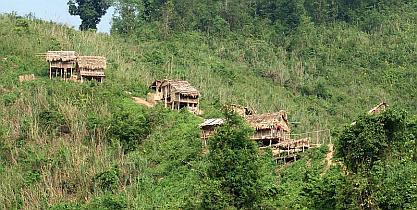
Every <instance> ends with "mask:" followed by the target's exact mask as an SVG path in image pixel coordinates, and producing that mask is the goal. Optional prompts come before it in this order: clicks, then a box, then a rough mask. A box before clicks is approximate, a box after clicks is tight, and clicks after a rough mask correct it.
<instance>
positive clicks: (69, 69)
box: [46, 51, 77, 80]
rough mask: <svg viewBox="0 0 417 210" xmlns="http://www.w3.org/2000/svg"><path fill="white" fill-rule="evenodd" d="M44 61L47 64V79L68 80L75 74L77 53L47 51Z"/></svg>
mask: <svg viewBox="0 0 417 210" xmlns="http://www.w3.org/2000/svg"><path fill="white" fill-rule="evenodd" d="M46 60H47V61H48V63H49V78H50V79H52V77H61V78H62V79H64V80H67V79H70V78H71V77H72V76H73V74H74V73H75V65H76V60H77V53H76V52H75V51H48V52H47V53H46Z"/></svg>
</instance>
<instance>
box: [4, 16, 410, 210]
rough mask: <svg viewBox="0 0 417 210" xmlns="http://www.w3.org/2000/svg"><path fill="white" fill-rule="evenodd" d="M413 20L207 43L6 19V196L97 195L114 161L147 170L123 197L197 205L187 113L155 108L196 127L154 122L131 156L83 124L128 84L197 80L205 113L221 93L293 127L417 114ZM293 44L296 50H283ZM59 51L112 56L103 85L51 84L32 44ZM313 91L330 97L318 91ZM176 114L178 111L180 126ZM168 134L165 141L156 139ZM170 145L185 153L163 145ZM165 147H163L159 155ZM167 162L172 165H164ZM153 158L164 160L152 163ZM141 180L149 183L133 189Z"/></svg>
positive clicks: (24, 199) (104, 111)
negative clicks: (282, 117) (378, 111)
mask: <svg viewBox="0 0 417 210" xmlns="http://www.w3.org/2000/svg"><path fill="white" fill-rule="evenodd" d="M400 12H401V11H400ZM415 17H416V16H415V15H414V13H412V12H407V13H404V15H402V16H399V15H390V16H387V17H386V20H385V21H386V23H389V24H382V25H381V26H380V27H377V28H376V29H374V31H372V32H370V33H365V32H362V31H360V30H359V29H358V28H357V27H355V26H350V25H345V24H339V23H335V24H334V25H330V26H314V25H311V24H307V25H306V26H305V27H303V30H300V31H299V32H297V33H295V35H294V36H293V37H291V42H288V43H289V44H288V45H283V46H282V47H275V48H274V47H271V46H270V45H269V44H268V43H265V42H264V41H261V40H257V39H256V38H242V37H234V38H230V37H229V38H225V39H216V40H209V39H205V37H204V36H202V35H201V34H198V33H189V34H183V35H180V36H178V37H172V38H170V39H169V40H167V41H156V40H148V41H141V42H134V41H126V40H123V39H122V38H117V37H111V36H108V35H103V34H95V33H92V32H82V33H81V32H77V31H75V30H73V29H69V28H67V27H63V26H59V25H56V24H52V23H45V22H41V21H36V20H35V21H29V20H26V19H15V18H9V17H1V19H0V36H1V38H2V41H1V42H0V94H1V96H2V97H1V98H0V100H1V103H0V118H1V123H2V124H1V127H0V128H1V129H0V131H1V132H0V134H1V135H0V136H1V137H2V140H3V141H2V142H1V144H2V145H0V146H1V149H2V154H3V156H2V157H1V158H2V161H1V162H0V164H1V165H0V173H1V174H2V177H4V179H2V180H1V185H0V195H1V196H0V201H1V202H0V203H2V204H3V205H4V206H3V207H8V208H10V207H12V206H15V207H19V206H25V207H41V206H46V205H48V204H53V203H59V202H69V201H79V202H85V201H90V200H91V199H92V198H93V197H95V196H97V195H101V194H100V193H97V192H95V191H94V190H93V191H91V190H85V189H89V188H91V187H92V186H91V185H92V184H91V180H92V179H93V177H94V176H95V175H96V174H98V173H100V172H102V171H106V170H108V169H109V168H111V167H112V166H113V165H118V166H120V167H121V173H122V174H125V175H129V174H131V173H132V171H135V170H137V167H143V168H144V170H145V171H146V173H149V174H150V175H149V176H148V175H146V176H145V175H144V177H143V179H141V181H142V182H141V184H143V185H135V186H133V187H132V186H130V187H127V184H121V185H120V187H119V191H120V192H122V194H127V197H128V200H129V202H128V203H132V204H133V203H138V202H139V203H146V205H149V206H154V204H155V203H158V205H162V206H165V207H168V206H171V207H180V206H182V205H184V203H187V202H192V201H187V196H186V195H187V194H189V195H193V194H195V192H193V189H194V188H189V187H188V186H190V185H191V186H198V183H197V178H196V176H197V173H198V172H196V171H198V167H201V166H194V167H197V168H196V170H194V172H188V171H189V170H188V169H187V167H186V166H183V165H181V164H178V162H175V161H179V162H181V161H180V160H182V159H187V156H188V155H190V154H191V155H192V154H195V151H194V150H198V148H199V147H198V145H194V146H192V147H191V148H192V149H191V150H190V149H187V148H188V146H187V144H186V143H187V141H186V140H190V139H197V138H198V130H197V127H196V126H195V127H193V126H192V125H196V124H197V123H198V121H199V119H196V118H194V117H192V116H189V119H188V118H187V117H185V118H182V117H184V116H183V115H184V114H183V113H164V111H161V110H159V111H155V112H157V113H162V114H159V115H162V116H166V118H167V119H170V120H168V121H167V122H166V123H167V125H166V126H168V127H169V126H174V127H175V128H177V129H178V131H188V130H187V127H189V126H191V128H190V129H191V130H190V131H188V132H184V133H182V132H175V133H172V134H170V135H172V136H171V137H170V135H168V136H167V135H166V133H167V132H168V133H169V132H171V131H167V130H166V128H164V127H155V128H154V131H153V132H152V134H151V135H150V136H149V137H148V139H149V141H147V142H148V143H146V144H145V145H144V146H143V147H144V148H148V150H146V149H145V150H144V151H152V152H144V151H141V152H138V153H137V154H136V153H133V154H131V157H126V156H125V155H124V154H123V153H122V151H121V149H120V148H119V147H118V146H117V145H116V146H114V145H109V144H107V143H106V142H107V141H106V140H107V136H106V132H105V131H106V130H105V129H104V128H103V129H98V130H97V132H98V133H97V134H94V137H92V136H93V135H92V134H91V132H90V131H89V129H88V128H87V127H88V126H87V124H88V122H89V119H90V115H91V113H94V116H95V117H98V118H99V119H101V120H105V119H107V118H110V117H111V115H112V109H113V108H112V107H113V104H114V103H115V102H117V101H123V100H124V99H125V98H127V97H128V96H125V95H124V92H123V91H131V92H134V94H135V95H139V96H144V95H145V93H146V85H147V84H149V82H151V81H152V80H153V79H157V78H163V77H169V78H184V79H187V80H190V81H191V83H192V84H194V85H195V86H197V87H198V88H199V89H200V91H201V92H202V94H203V100H202V107H203V108H204V109H205V110H206V115H207V116H208V117H209V116H216V115H218V111H216V109H217V108H218V107H219V104H221V103H226V102H233V103H240V104H243V105H250V106H253V107H255V108H256V109H257V110H258V111H259V112H265V111H274V110H277V109H286V110H288V112H289V114H290V118H291V121H299V122H301V126H299V127H298V128H296V131H297V132H301V131H304V130H312V129H317V128H327V127H330V128H333V127H335V128H338V127H340V126H342V125H343V124H344V123H348V122H350V121H351V120H352V119H354V117H356V116H357V115H359V114H360V113H362V112H363V111H364V110H367V109H368V108H369V107H371V106H373V105H374V104H376V103H378V102H379V101H380V100H382V99H383V100H387V101H388V102H389V103H391V104H394V105H400V106H402V107H404V108H406V109H408V110H409V111H411V112H413V113H415V110H416V108H417V105H416V104H415V101H414V99H415V94H416V90H417V83H416V82H415V80H416V78H417V75H416V74H417V69H416V67H415V66H416V65H415V62H416V61H415V59H414V58H415V56H416V50H417V45H416V42H415V40H416V36H417V31H416V30H417V29H415V27H414V25H415V24H416V23H417V20H416V18H415ZM290 48H291V49H293V50H292V51H291V52H289V51H288V50H287V49H290ZM61 49H63V50H68V49H73V50H76V51H77V52H79V53H80V54H84V55H103V56H106V57H107V58H108V61H109V63H110V65H109V69H108V71H107V75H108V77H107V80H106V82H105V83H104V84H103V85H100V86H95V85H94V84H88V83H87V84H82V85H80V84H74V83H63V82H61V81H49V80H48V79H47V75H46V74H47V71H46V69H47V64H46V63H45V62H44V61H43V60H42V59H41V58H39V57H36V53H43V52H45V51H47V50H61ZM265 72H272V73H273V74H275V75H277V74H278V75H279V78H280V79H278V80H276V81H273V80H271V79H269V78H265V77H263V76H262V75H263V74H264V73H265ZM28 73H35V75H36V76H37V78H38V79H37V80H36V81H34V82H28V83H24V84H19V83H18V80H17V77H18V75H21V74H28ZM317 87H321V89H320V88H317ZM317 90H318V91H317ZM317 92H318V93H319V95H320V93H324V96H319V97H317V96H316V95H317V94H316V93H317ZM322 95H323V94H322ZM329 95H330V96H331V97H329ZM126 103H128V102H126ZM50 109H54V110H58V111H59V112H60V113H62V115H63V118H64V120H65V122H66V123H67V124H69V125H70V127H71V129H72V130H73V131H74V132H72V133H71V134H70V135H51V134H50V133H48V132H47V131H46V130H47V129H46V128H44V127H42V123H40V122H39V120H40V118H39V114H40V113H42V112H43V111H45V110H50ZM143 112H146V111H143ZM176 119H183V120H180V121H179V122H180V123H176V124H174V123H173V122H175V121H176ZM190 122H192V123H190ZM171 123H172V124H174V125H172V124H171ZM163 125H165V124H163ZM175 128H173V129H174V130H175ZM188 133H192V134H191V136H188V135H190V134H188ZM182 137H184V138H182ZM161 139H165V141H166V142H168V143H167V144H166V145H162V146H161V147H162V148H158V147H159V146H158V144H159V143H158V142H159V141H160V140H161ZM171 139H183V140H184V142H183V143H182V144H180V146H175V145H176V143H178V142H177V141H175V144H172V142H171V143H170V140H171ZM22 141H23V142H22ZM155 142H156V143H155ZM172 150H174V151H184V153H183V155H182V156H181V155H179V156H178V155H177V154H176V153H175V152H171V153H170V152H167V151H172ZM160 151H164V152H162V153H166V154H167V155H166V156H161V152H160ZM135 155H137V156H138V157H143V162H140V161H139V163H136V164H134V165H133V166H132V165H131V163H132V162H135V161H138V160H140V159H141V158H137V157H136V158H135ZM129 158H132V159H129ZM155 159H156V160H155ZM171 159H173V160H174V162H173V163H172V162H166V163H165V164H161V163H164V161H168V160H171ZM128 160H129V161H128ZM155 162H156V163H157V164H156V165H157V167H149V165H150V166H152V165H153V164H155ZM145 163H146V164H145ZM170 164H173V165H175V164H177V165H180V166H181V167H184V168H183V171H184V172H181V171H182V170H179V171H180V172H175V173H174V172H172V171H173V170H174V169H173V168H172V166H170ZM300 164H303V163H300ZM185 171H187V172H185ZM288 173H289V174H291V172H288ZM144 174H145V173H144ZM284 175H285V173H284ZM289 176H290V175H289ZM149 177H153V178H152V179H151V180H149ZM158 177H159V178H161V177H164V179H159V178H158ZM158 180H161V181H158ZM170 180H171V181H170ZM172 180H182V181H172ZM120 182H122V181H120ZM63 183H64V185H65V184H67V185H69V186H74V187H73V188H74V189H72V190H73V191H74V192H68V190H66V191H64V192H63V191H62V190H61V189H62V188H63V187H62V185H63ZM190 183H192V184H190ZM74 184H75V185H74ZM143 186H149V187H148V188H146V187H143ZM67 188H71V187H66V188H65V189H67ZM138 189H140V190H146V189H148V190H149V191H147V192H146V193H138ZM162 192H172V193H173V194H178V192H181V193H180V194H182V195H183V196H182V197H181V198H180V199H178V197H175V196H174V197H171V199H166V197H161V196H162V195H163V194H164V193H162ZM294 193H295V194H296V191H295V192H294ZM147 194H148V196H146V195H147ZM293 198H294V197H293ZM135 201H136V202H135ZM142 207H143V206H142Z"/></svg>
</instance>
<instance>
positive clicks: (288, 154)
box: [19, 51, 388, 162]
mask: <svg viewBox="0 0 417 210" xmlns="http://www.w3.org/2000/svg"><path fill="white" fill-rule="evenodd" d="M41 56H45V58H46V61H47V62H48V64H49V71H48V75H49V78H50V79H53V78H60V79H62V80H64V81H68V80H70V81H75V82H84V81H87V80H95V81H98V82H100V83H102V82H103V81H104V78H105V70H106V66H107V61H106V58H105V57H102V56H80V55H78V54H77V53H76V52H75V51H48V52H47V53H46V54H41ZM33 79H35V77H34V76H33V75H22V76H20V77H19V80H20V81H21V82H22V81H27V80H33ZM132 99H133V100H134V101H135V102H136V103H137V104H139V105H143V106H146V107H153V106H155V105H156V104H158V103H161V104H163V105H164V106H165V108H169V109H171V110H181V109H186V110H188V111H189V112H191V113H193V114H195V115H198V116H201V115H202V114H203V111H202V110H201V109H200V92H199V91H198V90H197V88H195V87H194V86H192V85H191V84H190V83H189V82H188V81H186V80H174V79H163V80H155V81H154V82H152V83H151V84H150V85H149V93H148V95H147V98H146V99H144V98H139V97H132ZM387 106H388V105H387V104H386V103H385V102H381V103H380V104H378V105H377V106H375V107H374V108H372V109H371V110H370V111H369V112H368V114H376V113H379V112H381V111H384V110H385V109H386V107H387ZM225 107H226V108H227V109H229V110H231V111H233V112H235V113H236V114H237V115H239V116H241V117H242V118H243V119H244V120H245V121H246V122H247V124H248V125H249V126H250V127H251V128H253V129H254V131H255V132H254V134H253V135H252V136H251V140H253V141H255V142H256V143H257V145H258V146H259V149H261V150H263V149H267V148H269V149H271V150H272V154H273V156H274V159H275V160H276V161H283V162H287V161H294V160H296V159H297V157H298V155H299V154H300V153H303V152H305V151H306V150H308V149H311V148H316V147H320V146H322V145H328V146H329V148H331V147H332V138H331V131H330V130H329V129H324V130H316V131H311V132H306V133H291V123H290V122H289V119H288V115H287V113H286V111H285V110H279V111H278V112H272V113H262V114H258V113H256V111H255V110H253V109H252V108H250V107H244V106H241V105H237V104H229V105H226V106H225ZM224 123H225V120H224V119H221V118H214V119H204V122H202V123H201V124H200V125H199V127H200V130H201V142H202V147H203V148H205V149H207V148H208V144H209V142H210V140H209V139H210V137H212V136H213V135H215V133H216V129H217V128H218V127H220V126H222V125H223V124H224ZM353 125H355V122H353V123H352V126H353Z"/></svg>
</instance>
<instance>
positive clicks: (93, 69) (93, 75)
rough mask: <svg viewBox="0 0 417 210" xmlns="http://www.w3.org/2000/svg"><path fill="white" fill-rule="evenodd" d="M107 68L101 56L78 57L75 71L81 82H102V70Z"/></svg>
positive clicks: (103, 75)
mask: <svg viewBox="0 0 417 210" xmlns="http://www.w3.org/2000/svg"><path fill="white" fill-rule="evenodd" d="M106 67H107V62H106V58H105V57H102V56H78V57H77V70H78V71H79V76H80V79H81V82H83V81H84V80H93V79H94V80H97V81H98V82H103V79H104V77H105V74H104V70H105V69H106Z"/></svg>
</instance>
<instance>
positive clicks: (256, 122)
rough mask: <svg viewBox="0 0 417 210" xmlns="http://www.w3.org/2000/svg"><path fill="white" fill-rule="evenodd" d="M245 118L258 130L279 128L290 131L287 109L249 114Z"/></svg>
mask: <svg viewBox="0 0 417 210" xmlns="http://www.w3.org/2000/svg"><path fill="white" fill-rule="evenodd" d="M245 119H246V121H247V122H248V123H249V125H250V126H251V127H253V128H255V129H256V130H264V129H278V130H282V131H284V132H290V127H289V124H288V117H287V114H286V113H285V111H279V112H275V113H266V114H255V115H247V116H246V117H245Z"/></svg>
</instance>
